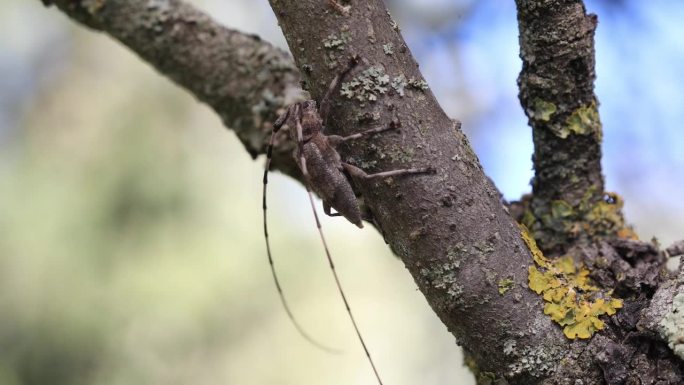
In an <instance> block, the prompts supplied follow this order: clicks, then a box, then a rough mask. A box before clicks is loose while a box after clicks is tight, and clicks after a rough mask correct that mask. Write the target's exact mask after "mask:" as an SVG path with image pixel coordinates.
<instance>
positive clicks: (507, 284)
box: [498, 278, 515, 295]
mask: <svg viewBox="0 0 684 385" xmlns="http://www.w3.org/2000/svg"><path fill="white" fill-rule="evenodd" d="M513 285H515V281H513V280H512V279H510V278H503V279H500V280H499V285H498V286H499V294H501V295H504V294H506V292H507V291H509V290H511V289H512V288H513Z"/></svg>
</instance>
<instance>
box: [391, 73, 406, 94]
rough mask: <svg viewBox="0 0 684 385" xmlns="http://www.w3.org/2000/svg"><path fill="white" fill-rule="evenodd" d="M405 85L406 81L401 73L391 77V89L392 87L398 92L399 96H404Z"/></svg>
mask: <svg viewBox="0 0 684 385" xmlns="http://www.w3.org/2000/svg"><path fill="white" fill-rule="evenodd" d="M407 85H408V82H407V81H406V76H404V75H403V74H401V75H399V76H397V77H395V78H394V79H392V89H394V91H396V92H397V94H399V96H402V97H403V96H404V93H405V92H404V89H405V88H406V86H407Z"/></svg>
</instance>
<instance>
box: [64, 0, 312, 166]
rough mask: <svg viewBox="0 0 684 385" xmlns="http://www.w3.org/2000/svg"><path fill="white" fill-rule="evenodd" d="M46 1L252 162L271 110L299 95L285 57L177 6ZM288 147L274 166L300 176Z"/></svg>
mask: <svg viewBox="0 0 684 385" xmlns="http://www.w3.org/2000/svg"><path fill="white" fill-rule="evenodd" d="M53 3H54V4H55V5H56V6H57V7H59V8H60V9H61V10H62V11H64V12H65V13H66V14H67V15H69V16H70V17H71V18H72V19H74V20H77V21H79V22H81V23H82V24H84V25H86V26H88V27H90V28H93V29H95V30H98V31H102V32H105V33H107V34H108V35H110V36H111V37H113V38H114V39H116V40H118V41H120V42H121V43H123V44H124V45H125V46H127V47H128V48H130V49H131V50H132V51H133V52H135V53H136V54H138V55H139V56H140V57H141V58H142V59H143V60H145V61H146V62H148V63H150V64H151V65H152V66H153V67H154V68H156V69H157V70H158V71H159V72H160V73H162V74H163V75H165V76H167V77H169V78H170V79H171V80H173V81H174V82H175V83H176V84H178V85H179V86H181V87H183V88H185V89H186V90H188V91H190V92H191V93H192V94H193V95H195V97H197V99H199V100H200V101H202V102H204V103H207V104H208V105H209V106H211V107H212V108H213V109H214V110H215V111H216V113H217V114H218V115H219V116H220V117H221V119H222V120H223V122H224V124H225V125H226V126H227V127H229V128H231V129H233V130H234V131H235V133H236V134H237V135H238V138H239V139H240V141H241V142H242V143H243V144H244V146H245V148H246V149H247V151H248V152H249V153H250V154H251V155H252V156H253V157H256V156H257V155H258V154H262V153H264V152H265V150H266V144H267V142H268V138H269V137H270V133H271V122H272V121H273V119H275V118H274V117H277V116H278V112H279V111H284V109H283V108H284V107H287V106H288V105H290V104H291V103H293V102H296V101H299V100H301V99H302V98H303V97H304V95H303V92H302V91H301V87H300V85H299V72H298V71H297V69H296V67H294V63H293V62H292V59H291V57H290V56H289V55H288V54H287V53H286V52H284V51H282V50H280V49H278V48H276V47H273V46H272V45H271V44H269V43H267V42H264V41H262V40H261V39H260V38H259V37H257V36H254V35H247V34H244V33H241V32H238V31H235V30H231V29H228V28H225V27H223V26H221V25H219V24H217V23H216V22H215V21H214V20H213V19H211V18H210V17H209V16H208V15H206V14H204V13H202V12H201V11H199V10H197V9H195V8H194V7H192V6H190V5H188V4H186V3H184V2H182V1H178V0H168V1H160V2H155V1H138V0H109V1H87V0H84V1H72V0H56V1H54V2H53ZM285 138H286V136H285V135H283V136H281V137H279V138H278V139H279V140H278V141H279V142H283V141H284V139H285ZM292 148H293V147H292V146H291V145H287V144H284V145H281V146H277V147H276V150H275V152H274V160H275V161H274V162H273V163H274V168H276V169H278V170H280V171H282V172H284V173H286V174H288V175H290V176H292V177H295V178H300V174H299V171H298V170H297V168H296V165H295V163H294V160H293V159H292V155H291V151H292Z"/></svg>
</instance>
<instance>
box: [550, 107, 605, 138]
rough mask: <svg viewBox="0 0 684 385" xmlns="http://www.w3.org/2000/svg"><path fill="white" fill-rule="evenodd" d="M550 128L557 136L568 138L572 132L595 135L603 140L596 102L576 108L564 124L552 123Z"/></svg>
mask: <svg viewBox="0 0 684 385" xmlns="http://www.w3.org/2000/svg"><path fill="white" fill-rule="evenodd" d="M549 128H550V129H551V130H552V131H553V133H554V134H556V136H558V137H560V138H563V139H565V138H567V137H568V136H569V135H570V134H575V135H594V136H596V138H597V139H598V140H601V121H600V120H599V113H598V109H597V107H596V102H591V103H590V104H587V105H583V106H580V107H578V108H577V109H575V110H574V111H573V112H572V114H570V116H569V117H568V118H567V119H566V120H565V123H564V124H562V125H551V126H549Z"/></svg>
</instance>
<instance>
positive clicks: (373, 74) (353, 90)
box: [340, 66, 390, 102]
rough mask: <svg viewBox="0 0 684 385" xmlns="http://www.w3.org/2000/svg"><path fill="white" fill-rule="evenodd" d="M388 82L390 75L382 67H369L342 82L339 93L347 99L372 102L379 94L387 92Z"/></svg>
mask: <svg viewBox="0 0 684 385" xmlns="http://www.w3.org/2000/svg"><path fill="white" fill-rule="evenodd" d="M389 84H390V77H389V75H387V74H385V70H383V69H382V67H380V66H378V67H370V68H368V69H366V70H364V71H363V72H361V73H360V74H358V75H357V76H356V77H354V78H353V79H352V80H350V81H348V82H345V83H342V87H341V90H340V93H341V94H342V96H344V97H346V98H347V99H356V100H358V101H360V102H365V101H371V102H372V101H376V100H378V96H379V95H382V94H384V93H386V92H387V89H388V88H387V87H388V86H389Z"/></svg>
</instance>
